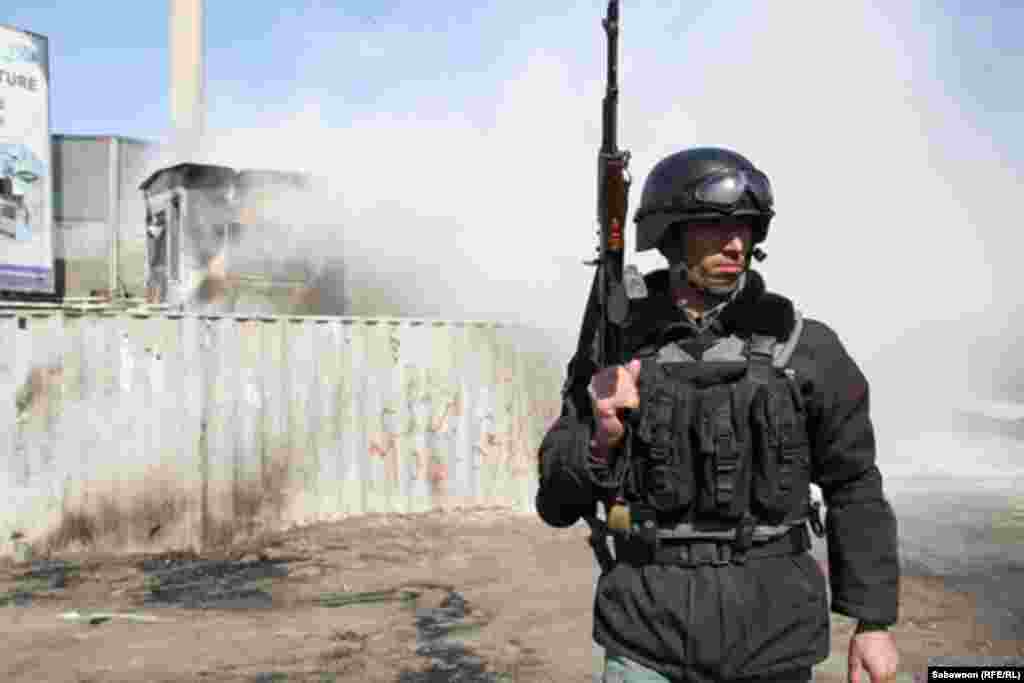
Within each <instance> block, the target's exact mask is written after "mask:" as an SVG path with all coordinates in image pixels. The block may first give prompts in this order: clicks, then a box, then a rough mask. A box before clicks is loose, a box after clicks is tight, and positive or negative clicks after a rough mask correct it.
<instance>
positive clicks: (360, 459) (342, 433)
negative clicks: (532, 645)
mask: <svg viewBox="0 0 1024 683" xmlns="http://www.w3.org/2000/svg"><path fill="white" fill-rule="evenodd" d="M0 339H3V340H4V344H3V348H4V351H3V352H2V354H0V454H2V457H0V549H2V552H3V553H4V554H8V553H10V552H11V550H12V544H11V543H10V541H9V539H10V538H11V535H12V534H13V533H15V532H20V533H21V534H24V536H25V537H26V539H25V540H28V541H30V542H32V543H33V544H34V545H35V546H37V548H39V549H43V548H46V547H50V548H61V547H63V548H67V547H78V546H83V545H84V546H92V547H97V548H112V549H113V548H117V549H122V550H136V549H160V548H188V547H191V548H196V549H198V548H201V547H209V546H211V545H217V544H220V543H223V542H227V541H230V540H233V539H237V538H238V537H240V536H244V535H246V534H249V533H253V532H258V531H259V530H260V529H264V528H272V527H280V526H281V525H286V524H290V523H306V522H313V521H317V520H330V519H333V518H336V517H338V516H340V515H348V514H361V513H366V512H388V511H392V512H413V511H421V510H427V509H430V508H432V507H438V506H440V507H453V506H459V505H481V504H485V505H508V506H512V507H514V508H516V509H519V510H522V511H529V510H531V509H532V504H533V497H534V494H535V490H536V451H537V447H538V445H539V442H540V438H541V437H542V435H543V433H544V431H545V429H546V428H547V426H548V425H549V424H550V422H551V421H552V420H553V419H554V418H555V417H556V415H557V413H558V410H559V407H560V406H559V401H558V394H559V387H560V383H561V370H560V368H559V367H558V366H557V365H556V364H554V363H552V359H551V356H550V355H549V354H545V353H543V352H542V351H541V350H534V351H530V350H527V349H529V348H531V347H530V346H529V345H530V339H529V336H528V332H527V331H526V330H522V329H518V328H510V327H501V326H497V325H495V324H493V323H452V322H434V321H416V320H409V319H404V320H403V319H394V320H373V319H361V318H284V317H266V318H260V319H242V318H233V317H201V316H196V315H187V314H186V315H182V314H166V313H164V314H159V313H158V314H142V313H131V312H125V311H115V310H111V309H107V310H104V309H102V308H96V309H93V310H86V309H79V310H74V309H72V308H69V307H65V308H60V309H57V308H54V309H43V308H37V309H34V310H28V309H21V310H13V309H6V310H0ZM532 348H535V349H536V348H538V347H536V346H534V347H532Z"/></svg>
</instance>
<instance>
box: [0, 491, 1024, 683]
mask: <svg viewBox="0 0 1024 683" xmlns="http://www.w3.org/2000/svg"><path fill="white" fill-rule="evenodd" d="M587 534H588V529H587V528H586V527H585V526H584V525H582V524H581V525H577V526H576V527H573V528H572V529H568V530H557V529H551V528H549V527H546V526H545V525H544V524H543V523H542V522H541V521H540V520H539V519H537V518H536V517H534V516H522V515H509V514H508V513H504V512H496V511H494V510H482V509H477V510H470V511H463V512H432V513H427V514H421V515H397V516H396V515H390V516H383V515H374V516H369V517H363V518H353V519H350V520H346V521H341V522H335V523H330V524H322V525H317V526H313V527H306V528H302V529H293V530H290V531H288V532H284V533H280V534H276V535H273V536H267V537H264V538H260V539H259V540H258V541H254V542H249V543H247V544H246V546H245V547H239V548H234V549H231V550H223V551H219V552H217V553H210V554H207V555H204V557H203V558H195V557H189V556H184V555H181V554H178V555H174V554H164V555H160V556H153V555H148V556H147V555H132V556H113V555H100V554H97V553H92V554H88V553H75V554H71V553H67V554H62V555H56V554H55V555H52V556H51V557H49V558H42V559H43V562H40V558H36V563H35V564H20V565H19V564H14V563H13V562H12V561H7V562H6V564H3V565H0V605H2V606H0V679H2V680H4V681H10V682H12V683H14V682H18V681H33V682H35V681H53V682H59V681H75V682H85V681H95V682H100V681H103V682H107V681H139V682H142V681H145V682H147V683H149V682H155V681H263V682H269V681H289V682H291V681H317V682H325V681H387V682H389V683H394V682H399V683H417V682H424V683H441V682H444V681H465V682H467V683H472V682H474V681H481V682H488V683H502V682H504V683H511V682H522V683H532V682H538V683H539V682H541V681H559V682H560V683H561V682H564V681H578V682H580V683H584V682H589V681H592V680H593V679H594V678H593V677H594V673H595V672H597V671H599V668H598V667H599V662H598V661H597V660H596V658H595V654H594V649H593V646H592V642H591V637H590V633H591V623H590V616H591V605H592V600H593V582H594V560H593V557H592V555H591V551H590V549H589V547H588V546H587V544H586V537H587ZM199 559H202V560H209V561H211V562H213V561H218V560H219V561H221V563H220V564H219V565H214V564H211V565H210V566H212V567H220V569H219V570H215V569H210V570H209V571H210V572H213V573H216V571H221V572H222V573H223V572H228V571H230V568H231V567H235V568H236V569H237V568H242V569H244V570H245V571H247V572H248V574H246V576H247V577H248V578H247V579H246V581H247V582H246V583H245V584H244V586H243V584H242V583H241V582H240V581H241V579H239V580H237V581H235V583H234V584H230V585H229V583H230V582H228V583H225V580H222V581H221V583H220V584H218V585H220V589H218V590H220V592H219V593H217V592H216V591H214V592H208V593H206V594H204V595H205V596H206V597H202V596H199V597H197V591H198V590H199V589H198V588H197V586H199V585H200V583H201V578H202V577H201V576H199V574H197V573H196V572H197V571H198V570H195V569H194V568H195V567H197V566H200V565H199V564H197V560H199ZM47 561H48V563H49V564H47ZM58 565H59V566H62V567H64V569H63V570H61V571H59V572H56V573H55V572H54V571H50V572H49V573H46V571H44V570H46V567H50V568H51V570H52V568H53V567H55V566H58ZM174 567H178V568H179V569H180V568H181V567H186V568H188V567H192V568H193V569H192V570H189V571H192V574H189V575H188V576H187V577H186V579H188V580H190V581H191V582H192V583H191V584H188V585H183V584H181V583H178V584H174V582H175V581H184V580H186V579H182V578H181V577H182V576H185V575H184V574H180V572H179V574H178V575H172V574H171V573H168V571H169V569H168V568H174ZM40 568H42V569H40ZM161 568H162V569H163V570H165V571H164V573H162V574H161ZM33 570H34V571H33ZM186 573H187V572H186ZM243 574H244V572H243ZM175 576H177V578H175ZM222 579H223V577H222ZM225 586H228V587H227V588H225ZM175 591H177V592H175ZM189 591H191V593H190V592H189ZM232 591H234V592H233V593H232ZM229 594H231V595H234V599H235V600H236V602H235V606H233V607H230V606H226V605H228V604H229V603H226V602H224V600H226V599H227V597H230V595H229ZM226 596H227V597H226ZM161 601H163V602H164V603H165V604H161ZM175 601H177V602H175ZM218 601H219V602H218ZM166 603H170V604H171V605H172V606H167V605H166ZM174 604H177V605H179V606H173V605H174ZM184 604H189V605H191V607H187V606H180V605H184ZM901 604H902V607H901V613H902V620H901V623H900V624H899V625H898V626H897V627H896V628H895V629H894V633H895V636H896V640H897V643H898V645H899V648H900V650H901V655H902V667H901V668H902V670H903V672H904V674H903V675H902V676H901V679H902V680H904V681H908V680H912V679H913V678H917V679H918V680H922V679H921V678H920V677H914V676H913V674H914V673H915V672H917V673H919V674H920V673H922V672H923V671H924V669H925V667H926V663H927V658H928V657H929V656H931V655H971V654H979V655H1020V654H1024V644H1022V643H1021V642H1019V641H1014V642H1008V641H993V640H991V638H990V635H991V633H990V632H989V630H988V629H987V628H986V627H985V626H984V625H982V624H980V623H978V622H977V619H976V618H975V610H974V606H973V603H972V599H971V597H970V596H968V595H966V594H962V593H956V592H954V591H951V590H950V589H948V588H947V587H946V586H944V585H943V581H942V580H941V579H937V578H919V577H912V576H908V577H905V578H904V581H903V587H902V603H901ZM442 607H443V608H444V609H440V608H442ZM427 613H430V614H433V615H434V616H435V617H436V616H438V615H442V614H443V615H448V618H449V619H450V620H449V622H448V625H449V626H451V625H454V626H455V630H454V631H452V632H451V634H450V635H449V636H448V640H447V641H445V642H447V643H449V644H451V643H457V644H460V645H461V647H462V648H464V651H461V652H462V654H461V655H459V656H457V657H455V658H454V659H453V658H452V657H447V658H446V656H444V653H443V650H444V648H443V647H441V648H440V649H437V648H436V647H435V649H434V650H431V649H430V648H431V643H435V645H436V643H437V642H438V641H432V640H430V637H429V633H430V632H431V631H430V628H431V627H430V624H429V623H428V622H429V618H427V621H421V622H420V624H421V625H420V627H418V626H417V621H416V619H417V616H418V615H421V614H427ZM441 626H442V627H443V624H441ZM434 627H435V631H434V632H436V628H440V627H439V626H438V624H437V623H435V624H434ZM852 627H853V624H852V623H851V622H850V621H849V620H846V619H843V618H836V619H834V620H833V653H834V654H833V656H832V658H830V660H829V661H828V662H826V663H825V664H824V665H823V666H821V667H819V669H818V670H817V671H816V679H817V680H819V681H841V680H845V651H846V646H847V643H848V640H849V635H850V633H851V632H852ZM431 652H433V654H434V656H433V658H432V657H431V656H426V655H430V654H431ZM439 652H440V653H441V654H440V655H439V654H438V653H439ZM448 654H451V653H450V652H449V653H448ZM446 662H447V663H446ZM453 662H454V663H453Z"/></svg>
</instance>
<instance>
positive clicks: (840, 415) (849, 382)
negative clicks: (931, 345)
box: [536, 271, 900, 624]
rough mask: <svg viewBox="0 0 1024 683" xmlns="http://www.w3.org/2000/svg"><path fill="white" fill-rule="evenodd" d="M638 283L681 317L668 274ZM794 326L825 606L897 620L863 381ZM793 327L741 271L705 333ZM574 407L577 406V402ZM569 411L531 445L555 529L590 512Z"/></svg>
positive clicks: (827, 335)
mask: <svg viewBox="0 0 1024 683" xmlns="http://www.w3.org/2000/svg"><path fill="white" fill-rule="evenodd" d="M646 280H647V284H648V288H649V290H650V291H651V296H650V297H649V301H648V302H647V303H644V304H642V305H644V306H648V307H650V306H653V307H655V312H656V314H657V315H658V316H659V317H660V318H661V319H662V320H664V319H666V318H668V319H671V318H672V316H674V317H675V319H679V318H680V317H681V316H682V315H683V314H682V313H681V312H678V311H676V310H675V308H674V306H672V305H671V302H670V300H669V299H668V282H667V272H666V271H656V272H655V273H652V274H649V275H648V276H647V277H646ZM658 307H660V308H658ZM651 312H652V310H651V309H648V310H647V311H646V312H645V313H644V315H643V316H641V317H647V318H649V317H650V314H651ZM803 323H804V325H803V331H802V334H801V336H800V339H799V343H798V344H797V346H796V349H795V352H794V354H793V356H792V359H791V360H790V363H789V367H791V368H793V369H794V370H795V371H796V372H797V377H798V379H799V380H800V381H801V391H802V393H803V395H804V398H805V401H806V405H807V408H808V431H809V434H808V438H809V439H810V442H811V445H812V457H811V467H812V471H811V476H812V481H813V483H815V484H817V485H818V486H820V487H821V490H822V493H823V496H824V502H825V505H826V507H827V516H826V529H827V540H828V556H829V572H830V576H829V581H830V584H831V589H832V603H831V609H832V611H834V612H838V613H840V614H844V615H847V616H849V617H853V618H856V619H860V620H865V621H872V622H882V623H886V624H891V623H894V622H895V621H896V620H897V615H898V597H899V574H900V570H899V561H898V555H897V526H896V519H895V516H894V514H893V511H892V508H891V507H890V505H889V503H888V502H887V501H886V499H885V497H884V495H883V491H882V476H881V473H880V472H879V470H878V467H877V466H876V463H875V437H874V429H873V427H872V424H871V418H870V415H869V399H868V394H869V391H868V382H867V379H866V378H865V377H864V375H863V374H862V373H861V371H860V369H859V368H858V367H857V365H856V363H855V362H854V361H853V359H852V358H851V357H850V356H849V354H848V353H847V352H846V350H845V349H844V348H843V345H842V343H841V342H840V340H839V337H838V336H837V335H836V333H835V332H834V331H832V329H831V328H829V327H828V325H826V324H825V323H822V322H820V321H817V320H813V319H810V318H804V320H803ZM792 327H793V309H792V304H791V303H790V302H789V300H788V299H785V298H783V297H781V296H778V295H775V294H771V293H768V292H767V291H766V289H765V285H764V281H763V279H762V278H761V276H760V275H759V274H758V273H756V272H755V271H749V272H748V279H747V283H746V286H745V287H744V289H743V290H742V291H741V292H740V294H739V295H738V296H737V298H736V299H735V300H734V301H733V302H732V303H730V304H729V305H728V306H727V307H726V308H725V309H724V311H723V312H722V314H721V315H720V317H719V318H718V321H717V322H716V324H715V328H714V329H715V332H716V334H717V335H719V336H728V335H729V334H736V335H737V336H740V337H745V336H749V334H751V333H760V334H772V335H774V336H776V337H777V338H779V339H780V340H781V339H786V338H787V337H788V336H789V333H790V331H791V330H792ZM646 334H647V331H645V330H642V329H641V330H639V331H633V332H632V334H631V335H630V337H629V342H628V346H629V348H631V349H634V350H635V349H636V348H639V347H640V346H641V345H643V343H644V341H645V336H646ZM690 334H692V333H690ZM579 395H580V394H579V392H577V393H576V396H577V397H578V396H579ZM576 403H577V404H579V403H581V401H580V399H579V398H577V399H576ZM574 412H577V411H574V410H565V411H563V415H562V417H561V418H560V419H559V420H558V421H557V422H556V423H555V424H554V425H553V426H552V427H551V429H550V430H549V431H548V433H547V435H546V436H545V438H544V440H543V442H542V444H541V447H540V458H541V466H540V475H541V482H540V489H539V491H538V494H537V500H536V502H537V510H538V513H539V514H540V516H541V518H542V519H544V521H545V522H546V523H548V524H549V525H551V526H555V527H567V526H570V525H572V524H574V523H576V522H577V521H578V520H579V519H580V517H581V516H584V515H590V514H593V511H594V504H595V503H594V497H593V495H592V490H591V489H588V488H587V482H586V481H585V479H586V477H585V475H583V476H580V474H579V473H575V474H574V473H572V472H569V471H568V470H570V469H572V467H570V466H569V465H571V463H573V462H578V460H579V457H580V451H581V449H583V448H585V444H586V443H587V442H588V440H589V434H590V431H591V421H590V419H589V412H590V409H589V406H586V405H581V406H579V411H578V412H579V413H580V417H573V416H572V414H573V413H574ZM573 484H575V485H576V486H575V488H574V487H573Z"/></svg>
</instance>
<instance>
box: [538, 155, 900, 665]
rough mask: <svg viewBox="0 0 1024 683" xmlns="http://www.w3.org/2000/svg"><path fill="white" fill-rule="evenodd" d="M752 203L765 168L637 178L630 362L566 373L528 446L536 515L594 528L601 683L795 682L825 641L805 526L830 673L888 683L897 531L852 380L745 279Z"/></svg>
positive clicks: (665, 171) (731, 161)
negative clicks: (838, 667) (835, 669)
mask: <svg viewBox="0 0 1024 683" xmlns="http://www.w3.org/2000/svg"><path fill="white" fill-rule="evenodd" d="M772 205H773V198H772V191H771V186H770V183H769V181H768V178H767V177H766V176H765V175H764V174H763V173H762V172H761V171H759V170H757V169H756V168H755V167H754V166H753V164H751V163H750V161H748V160H747V159H746V158H744V157H743V156H741V155H739V154H736V153H735V152H732V151H729V150H725V149H716V148H698V149H690V150H684V151H682V152H679V153H676V154H673V155H671V156H669V157H667V158H665V159H663V160H662V161H661V162H660V163H658V164H657V165H656V166H655V168H654V169H653V170H652V171H651V174H650V176H649V177H648V179H647V182H646V184H645V185H644V188H643V194H642V197H641V206H640V207H639V209H638V211H637V213H636V216H635V222H636V225H637V233H636V238H637V251H645V250H648V249H652V248H657V249H658V250H659V251H660V252H661V254H662V255H663V256H664V257H665V258H666V259H667V261H668V264H669V267H668V268H667V269H664V270H657V271H654V272H652V273H649V274H647V275H646V276H645V277H644V281H645V284H646V286H647V290H648V295H647V297H646V298H643V299H634V300H633V301H632V302H631V308H630V317H629V320H628V326H627V327H626V329H625V332H624V335H625V338H626V345H627V349H629V351H630V353H629V356H628V357H630V358H632V360H631V361H630V362H629V363H628V364H627V365H626V366H618V367H609V368H604V369H602V370H600V371H598V372H597V373H595V374H594V375H593V377H592V379H591V381H590V384H589V386H579V385H578V384H576V385H574V384H573V382H572V380H570V382H568V383H567V387H566V390H565V392H564V396H563V399H564V403H563V411H562V415H561V417H560V418H559V419H558V420H557V421H556V422H555V424H554V425H553V426H552V427H551V429H550V430H549V431H548V433H547V434H546V435H545V438H544V440H543V442H542V444H541V447H540V477H541V482H540V489H539V491H538V494H537V510H538V513H539V514H540V516H541V518H542V519H543V520H544V521H545V522H546V523H547V524H549V525H551V526H554V527H568V526H570V525H572V524H575V523H576V522H577V521H578V520H579V519H580V518H581V517H583V518H585V519H586V520H587V522H588V523H590V524H591V526H592V528H594V529H595V533H597V534H598V541H599V542H597V543H595V544H594V547H595V550H596V551H598V559H599V560H601V564H602V574H601V577H600V579H599V581H598V586H597V595H596V597H595V602H594V639H595V640H596V641H597V642H598V643H599V644H600V645H602V646H603V647H604V648H605V652H606V658H605V681H609V682H610V681H623V682H625V683H630V682H634V681H644V682H645V683H647V682H651V683H653V682H656V681H657V682H663V681H700V682H702V683H703V682H706V681H726V680H737V679H753V680H770V681H801V682H803V681H808V680H810V678H811V675H812V666H813V665H815V664H817V663H820V662H821V661H823V660H824V659H826V658H827V656H828V654H829V647H830V631H829V604H828V597H827V586H826V580H825V576H824V574H823V572H822V571H821V570H820V569H819V567H818V564H817V563H816V562H815V561H814V559H813V558H812V556H811V555H810V553H809V552H808V550H809V549H810V547H811V543H810V535H809V533H808V529H807V527H808V525H810V527H811V529H812V530H813V531H814V532H815V533H816V534H817V535H818V536H819V537H823V536H825V535H826V530H827V540H828V557H829V565H828V566H829V581H830V585H831V590H832V595H831V610H832V611H835V612H838V613H840V614H845V615H847V616H849V617H853V618H855V619H857V620H858V626H857V630H856V633H855V635H854V636H853V637H852V639H851V641H850V644H849V657H848V661H849V675H850V679H851V681H853V682H854V683H868V682H867V679H866V678H865V677H864V675H865V674H867V675H868V676H869V677H870V679H871V681H873V682H874V683H880V682H881V681H886V680H891V679H893V678H894V676H895V673H896V670H897V664H898V654H897V651H896V648H895V644H894V641H893V638H892V635H891V634H890V633H888V632H887V627H888V626H889V625H891V624H893V623H895V622H896V619H897V610H898V597H899V595H898V593H899V590H898V589H899V562H898V556H897V528H896V520H895V517H894V515H893V511H892V508H891V507H890V505H889V503H888V502H887V500H886V499H885V497H884V495H883V491H882V477H881V474H880V472H879V470H878V467H877V466H876V464H875V439H874V432H873V428H872V424H871V419H870V417H869V414H868V383H867V380H866V379H865V377H864V375H863V374H862V373H861V371H860V370H859V369H858V367H857V365H856V364H855V363H854V361H853V359H852V358H850V356H849V355H848V354H847V352H846V350H845V349H844V348H843V345H842V344H841V342H840V340H839V338H838V337H837V336H836V333H835V332H833V331H832V330H831V329H830V328H829V327H828V326H827V325H826V324H824V323H822V322H819V321H817V320H813V319H810V318H804V317H802V315H801V314H800V312H799V311H798V310H796V309H795V308H794V306H793V304H792V302H791V301H790V300H789V299H786V298H785V297H782V296H779V295H777V294H774V293H770V292H768V291H767V290H766V288H765V283H764V280H763V278H762V277H761V276H760V275H759V274H758V273H757V272H756V271H755V270H752V269H751V268H750V259H751V257H754V258H757V259H758V260H761V259H763V258H764V256H765V254H764V252H762V251H761V250H760V249H759V248H758V247H757V246H756V245H758V244H759V243H761V242H763V241H764V239H765V237H766V236H767V232H768V224H769V222H770V220H771V218H772V216H773V215H774V211H773V210H772ZM583 382H584V384H585V382H586V378H584V380H583ZM588 394H589V399H588V398H587V396H588ZM601 472H605V473H609V472H610V473H612V476H610V477H609V476H604V477H602V476H599V474H600V473H601ZM609 480H610V481H612V482H613V483H612V485H609V484H608V481H609ZM812 482H813V483H814V484H817V485H818V486H820V487H821V490H822V493H823V496H824V501H825V504H826V506H827V516H826V519H825V524H824V525H822V522H821V519H820V517H819V514H818V509H817V504H815V503H812V500H811V497H810V484H811V483H812ZM598 500H600V501H602V503H603V504H604V506H605V508H606V509H608V510H609V515H608V523H607V524H603V523H602V522H601V520H599V519H597V518H596V516H595V503H596V501H598ZM606 533H607V534H610V535H611V536H612V538H613V539H614V541H613V542H614V550H615V557H614V560H613V559H612V558H611V555H610V554H609V553H606V552H602V551H601V546H602V544H604V543H605V542H606V539H605V537H604V536H603V535H602V534H606ZM605 549H607V545H605Z"/></svg>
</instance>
